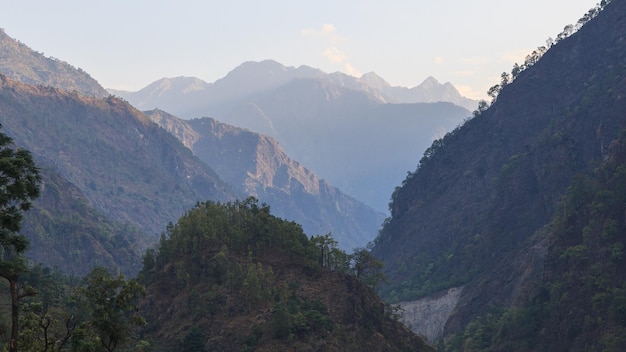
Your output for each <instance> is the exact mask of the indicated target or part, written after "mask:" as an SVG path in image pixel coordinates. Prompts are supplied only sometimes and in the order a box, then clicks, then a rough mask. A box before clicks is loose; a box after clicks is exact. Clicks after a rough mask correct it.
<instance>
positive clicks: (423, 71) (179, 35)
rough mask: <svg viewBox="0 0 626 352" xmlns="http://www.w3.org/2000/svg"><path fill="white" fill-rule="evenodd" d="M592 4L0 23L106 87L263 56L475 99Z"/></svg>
mask: <svg viewBox="0 0 626 352" xmlns="http://www.w3.org/2000/svg"><path fill="white" fill-rule="evenodd" d="M596 3H597V1H591V0H525V1H519V0H517V1H512V0H472V1H468V0H448V1H432V0H430V1H424V0H385V1H382V0H378V1H374V0H330V1H327V0H315V1H309V0H306V1H299V0H264V1H253V0H220V1H215V0H198V1H192V0H176V1H165V0H124V1H121V0H107V1H102V0H91V1H84V0H55V1H50V0H19V1H16V0H0V8H2V11H0V28H3V29H4V30H5V32H6V33H7V34H8V35H9V36H11V37H13V38H15V39H17V40H19V41H21V42H22V43H24V44H26V45H28V46H29V47H30V48H31V49H33V50H36V51H39V52H43V53H44V54H45V55H46V56H51V57H55V58H57V59H60V60H63V61H66V62H68V63H70V64H71V65H73V66H75V67H79V68H81V69H83V70H85V71H86V72H88V73H89V74H90V75H91V76H92V77H93V78H95V79H96V80H98V82H100V84H101V85H102V86H104V87H105V88H113V89H123V90H131V91H136V90H139V89H141V88H143V87H145V86H147V85H148V84H150V83H152V82H154V81H156V80H158V79H160V78H163V77H178V76H193V77H197V78H200V79H202V80H204V81H207V82H214V81H215V80H217V79H219V78H222V77H224V76H225V75H226V74H227V73H228V72H229V71H231V70H233V69H234V68H235V67H237V66H239V65H240V64H241V63H243V62H246V61H262V60H265V59H272V60H276V61H278V62H280V63H281V64H283V65H285V66H294V67H298V66H300V65H306V66H311V67H314V68H318V69H321V70H322V71H325V72H328V73H331V72H336V71H341V72H344V73H348V74H351V75H354V76H357V77H358V76H360V75H361V74H363V73H367V72H375V73H376V74H378V75H379V76H381V77H382V78H384V79H385V80H386V81H387V82H389V83H390V84H391V85H394V86H406V87H413V86H416V85H419V84H420V83H421V82H423V81H424V80H425V79H426V78H428V77H429V76H432V77H434V78H436V79H437V80H438V81H440V82H441V83H444V82H450V83H452V84H453V85H454V86H455V87H456V88H457V89H458V90H459V91H460V92H461V94H463V95H465V96H467V97H469V98H474V99H480V98H485V97H486V91H487V90H488V89H489V87H491V86H493V85H494V84H497V83H499V80H500V79H499V77H500V74H501V73H502V72H510V71H511V68H512V66H513V64H514V63H515V62H518V63H523V61H524V58H525V56H526V55H527V54H529V53H530V52H532V51H533V50H534V49H535V48H537V47H538V46H542V45H545V42H546V39H548V38H549V37H552V38H555V37H556V36H557V35H558V34H559V33H560V32H561V31H562V30H563V28H564V27H565V26H566V25H567V24H575V23H576V22H577V21H578V19H579V18H581V17H582V16H583V15H584V14H585V13H586V12H587V11H588V10H589V9H590V8H592V7H594V6H595V5H596Z"/></svg>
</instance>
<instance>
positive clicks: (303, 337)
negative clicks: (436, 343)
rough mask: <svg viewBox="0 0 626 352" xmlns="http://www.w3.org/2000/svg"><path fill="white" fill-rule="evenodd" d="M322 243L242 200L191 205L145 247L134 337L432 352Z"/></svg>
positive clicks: (165, 344) (193, 344) (176, 345)
mask: <svg viewBox="0 0 626 352" xmlns="http://www.w3.org/2000/svg"><path fill="white" fill-rule="evenodd" d="M198 229H202V231H198ZM323 248H326V249H327V250H328V246H326V247H324V246H320V242H317V240H316V238H309V237H308V236H307V235H306V234H304V232H303V231H302V228H301V227H300V226H299V225H297V224H295V223H293V222H289V221H286V220H283V219H280V218H277V217H275V216H274V215H272V214H271V213H270V211H269V207H266V206H259V205H258V204H257V203H256V202H254V201H252V200H250V199H248V200H246V201H243V202H234V203H227V204H216V203H213V202H204V203H200V204H198V205H197V206H196V207H195V208H193V209H191V210H190V211H188V212H187V213H186V214H185V215H184V216H183V217H181V218H180V219H179V220H178V222H177V223H176V224H175V225H173V226H170V227H168V231H167V234H166V236H164V237H163V238H162V239H161V241H160V243H159V246H158V248H157V249H155V250H154V251H149V252H147V254H146V260H145V261H144V263H145V265H144V268H143V270H142V272H141V274H140V280H141V281H142V282H143V283H144V284H145V285H146V288H147V289H146V291H147V294H146V297H145V299H144V300H143V303H142V304H141V305H140V312H143V314H145V317H146V320H147V321H149V322H150V323H149V324H148V325H147V326H146V328H145V329H144V330H143V331H142V332H141V335H142V336H149V337H150V338H151V339H152V340H153V341H155V345H156V346H159V350H167V351H177V350H181V351H202V350H215V351H390V352H391V351H434V349H432V348H431V347H430V346H428V345H427V344H426V343H425V342H424V341H423V340H422V339H421V338H419V337H418V336H417V335H415V334H413V333H411V332H410V330H409V329H407V328H406V327H405V326H404V325H402V324H401V323H399V322H398V321H396V320H394V317H393V310H390V309H389V307H388V306H386V305H385V304H384V303H383V302H382V301H381V300H380V298H379V297H378V296H377V295H376V293H375V292H374V290H372V289H371V288H370V287H367V286H365V285H364V284H363V283H362V282H361V280H360V279H359V278H358V277H356V276H354V275H350V274H348V273H347V272H345V271H342V270H338V269H335V270H331V269H330V268H329V267H328V266H324V265H322V264H323V263H324V260H323V259H322V258H323V257H324V255H323V253H324V250H323ZM330 253H333V254H334V255H337V256H339V253H337V251H336V249H333V250H332V251H331V252H330ZM343 255H344V256H345V253H343ZM330 257H332V259H330V260H331V261H333V260H334V259H338V257H334V256H333V255H330V254H329V256H327V257H326V263H328V261H329V258H330ZM321 259H322V260H321ZM344 270H345V269H344Z"/></svg>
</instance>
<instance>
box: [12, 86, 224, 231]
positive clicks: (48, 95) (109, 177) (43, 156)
mask: <svg viewBox="0 0 626 352" xmlns="http://www.w3.org/2000/svg"><path fill="white" fill-rule="evenodd" d="M0 121H2V125H3V129H4V131H5V133H6V134H7V135H8V136H10V137H12V138H13V139H14V141H15V143H16V144H17V145H19V146H21V147H24V148H26V149H28V150H30V151H31V153H32V154H33V155H34V156H35V159H36V160H37V161H38V163H39V165H41V166H49V167H51V168H53V169H54V170H55V171H56V172H58V173H59V174H60V175H61V176H62V177H63V178H65V179H66V180H67V181H69V182H70V183H71V184H73V185H74V186H76V187H77V188H78V189H79V190H80V192H82V194H84V196H85V197H86V198H87V200H88V201H89V205H91V206H93V207H94V208H95V209H97V210H99V211H101V212H102V213H103V214H104V215H106V216H107V217H110V218H111V219H113V220H114V221H117V222H121V223H126V222H128V223H131V224H133V225H136V226H138V227H139V228H140V229H141V230H142V231H144V232H145V233H148V234H149V235H151V237H152V235H154V234H157V233H160V232H161V231H162V230H163V228H164V227H165V225H166V224H167V223H168V222H170V221H173V220H175V219H177V218H178V216H180V214H182V213H183V212H184V211H185V210H186V209H188V208H189V207H190V206H193V204H195V203H196V202H197V201H202V200H207V199H213V200H226V199H231V198H232V197H234V195H233V193H232V192H231V191H230V190H229V189H228V188H227V186H226V185H225V184H224V183H223V182H222V181H221V180H220V179H219V177H218V176H217V175H216V174H215V172H214V171H213V170H211V169H210V168H209V167H207V166H206V165H205V164H204V163H202V162H201V161H200V160H198V159H197V158H195V157H194V156H193V155H192V153H191V151H189V150H188V149H187V148H185V147H184V146H183V145H182V144H181V143H180V142H179V141H178V140H177V139H176V138H175V137H173V136H172V135H171V134H169V133H167V132H166V131H165V130H163V129H162V128H160V127H158V126H157V125H156V124H154V123H153V122H152V121H150V120H149V119H148V118H147V117H145V116H144V115H143V114H142V113H141V112H139V111H137V110H135V109H134V108H133V107H131V106H130V105H129V104H128V103H126V102H123V101H121V100H118V99H115V98H111V97H109V98H106V99H98V98H87V97H84V96H80V95H78V94H76V93H69V92H66V91H62V90H59V89H56V88H50V87H41V86H30V85H25V84H22V83H19V82H16V81H14V80H11V79H9V78H7V77H5V76H0ZM152 239H153V240H154V237H152Z"/></svg>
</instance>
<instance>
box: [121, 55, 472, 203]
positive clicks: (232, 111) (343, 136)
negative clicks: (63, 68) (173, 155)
mask: <svg viewBox="0 0 626 352" xmlns="http://www.w3.org/2000/svg"><path fill="white" fill-rule="evenodd" d="M377 77H378V76H375V75H374V74H366V75H364V77H363V78H362V79H358V78H355V77H352V76H349V75H346V74H343V73H339V72H337V73H331V74H326V73H324V72H322V71H319V70H315V69H312V68H310V67H306V66H301V67H299V68H293V67H284V66H283V65H281V64H279V63H277V62H274V61H270V60H266V61H263V62H248V63H245V64H242V65H241V66H239V67H237V68H235V69H234V70H233V71H231V72H230V73H229V74H228V75H227V76H226V77H224V78H222V79H220V80H218V81H216V82H215V83H212V84H203V83H201V82H199V81H198V80H197V79H194V78H176V79H163V80H160V81H158V82H155V83H153V84H152V85H150V86H149V87H147V88H145V89H143V90H141V91H139V92H136V93H131V94H130V95H124V94H122V95H121V96H122V97H123V98H124V99H127V100H128V101H129V102H131V103H132V104H135V106H138V107H140V108H142V109H145V110H151V109H153V108H154V107H158V108H159V109H161V110H164V111H167V112H169V113H172V114H174V115H176V116H179V117H182V118H192V117H193V118H197V117H212V118H215V119H217V120H219V121H221V122H224V123H227V124H230V125H234V126H238V127H241V128H246V129H249V130H251V131H254V132H258V133H262V134H265V135H268V136H271V137H273V138H275V139H276V140H278V142H279V143H280V144H281V146H282V147H283V148H284V149H285V151H286V153H287V154H288V155H289V156H290V157H292V158H293V159H295V160H298V161H299V162H301V163H302V164H303V165H306V166H307V167H308V168H310V169H311V170H313V171H314V172H315V173H316V174H317V175H319V176H320V177H321V178H323V179H325V180H328V181H329V182H330V183H331V184H333V185H334V186H336V187H338V188H339V189H341V190H342V191H343V192H345V193H346V194H349V195H350V196H352V197H354V198H356V199H358V200H360V201H362V202H364V203H365V204H367V205H369V206H370V207H373V208H374V209H376V210H377V211H380V212H385V211H386V210H387V204H388V201H389V196H390V195H391V193H392V192H393V188H394V187H395V185H397V184H398V182H400V180H401V179H402V178H403V177H404V175H405V174H406V171H407V170H411V169H413V168H414V167H415V165H416V164H417V160H415V159H414V155H415V154H419V153H421V152H422V151H423V150H424V149H426V148H427V147H428V145H429V144H430V143H431V141H432V140H433V139H435V138H437V137H438V136H439V135H442V134H443V133H445V132H446V131H449V130H451V129H453V128H454V127H455V126H457V125H458V124H459V123H460V122H461V121H462V120H463V119H465V118H466V117H468V116H469V115H470V114H471V113H470V112H469V111H468V110H467V109H465V108H463V107H460V106H458V105H454V104H453V103H450V102H438V103H434V102H429V103H414V102H413V101H417V100H419V99H428V100H432V101H435V100H437V98H436V97H435V96H427V94H426V93H425V92H426V91H429V92H431V93H432V94H444V93H445V94H448V93H446V92H448V89H449V88H450V87H451V86H450V85H440V84H439V83H438V82H436V80H434V79H432V78H430V79H428V80H426V81H425V82H424V84H422V85H420V86H419V87H415V88H413V89H411V90H409V89H408V88H407V89H403V88H399V87H391V86H390V85H389V84H387V83H386V82H384V80H382V79H381V78H380V77H378V78H377ZM374 81H377V86H376V87H373V86H374V84H373V83H372V84H371V85H369V84H368V83H367V82H374ZM198 87H201V88H198ZM377 87H384V89H383V90H382V91H379V90H378V88H377ZM420 87H422V88H420ZM433 87H435V88H437V87H439V88H437V89H435V88H433ZM452 89H453V87H452ZM436 90H439V91H440V92H439V93H437V92H435V91H436ZM454 91H456V90H454ZM184 92H186V93H184ZM397 92H400V93H401V94H400V93H397ZM432 94H431V95H432ZM450 94H452V93H450ZM457 95H458V92H457ZM459 97H460V95H459ZM392 99H394V100H393V102H390V101H391V100H392ZM402 101H411V102H406V103H399V102H402ZM374 131H375V132H374ZM398 151H402V152H398Z"/></svg>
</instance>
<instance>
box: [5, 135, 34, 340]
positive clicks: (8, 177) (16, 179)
mask: <svg viewBox="0 0 626 352" xmlns="http://www.w3.org/2000/svg"><path fill="white" fill-rule="evenodd" d="M0 127H1V125H0ZM39 182H40V177H39V170H38V169H37V167H35V163H34V162H33V159H32V156H31V154H30V152H29V151H27V150H25V149H21V148H15V146H14V145H13V140H12V139H11V138H10V137H8V136H7V135H5V134H4V133H2V132H0V277H3V278H5V279H6V280H7V281H8V282H9V290H10V293H11V338H10V343H9V352H17V341H18V336H19V331H18V323H19V305H18V304H19V300H20V299H21V298H23V297H25V296H29V295H33V294H35V292H34V290H31V289H28V288H23V289H20V287H19V284H18V280H19V277H20V274H22V273H23V272H25V271H26V270H27V266H26V258H25V257H24V252H25V251H26V249H27V248H28V239H27V238H26V237H25V236H24V235H21V234H19V231H20V228H21V224H22V218H23V215H22V213H23V212H25V211H27V210H28V209H29V208H30V206H31V201H32V200H34V199H35V198H37V197H38V196H39Z"/></svg>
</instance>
